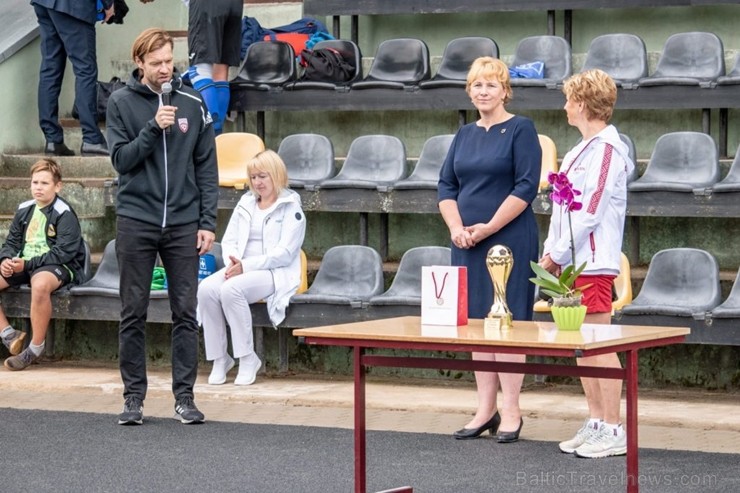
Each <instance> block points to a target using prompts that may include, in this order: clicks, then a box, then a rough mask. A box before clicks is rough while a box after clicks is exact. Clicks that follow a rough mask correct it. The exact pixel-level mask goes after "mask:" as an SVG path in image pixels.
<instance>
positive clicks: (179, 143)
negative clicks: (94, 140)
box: [106, 70, 218, 232]
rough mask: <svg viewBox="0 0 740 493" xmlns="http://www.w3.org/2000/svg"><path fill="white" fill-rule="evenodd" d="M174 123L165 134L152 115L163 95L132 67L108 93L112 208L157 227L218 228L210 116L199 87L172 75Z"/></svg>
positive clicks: (214, 162) (216, 176) (214, 161)
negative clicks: (114, 179) (114, 187)
mask: <svg viewBox="0 0 740 493" xmlns="http://www.w3.org/2000/svg"><path fill="white" fill-rule="evenodd" d="M172 86H173V90H172V95H171V104H172V106H176V107H177V113H176V114H175V124H174V125H173V126H172V127H171V128H172V130H171V133H170V134H169V135H167V134H166V133H165V132H164V131H163V130H162V129H161V128H159V125H157V122H156V121H155V120H154V115H155V114H156V113H157V109H158V108H159V105H160V101H161V96H160V95H159V94H157V93H155V92H154V91H152V90H151V89H149V87H147V86H146V85H144V84H142V83H141V81H140V79H139V77H138V70H135V71H134V73H133V74H132V76H131V78H130V79H129V81H128V83H127V85H126V87H124V88H121V89H119V90H117V91H115V92H113V94H111V96H110V99H109V100H108V112H107V121H106V125H107V127H108V146H109V149H110V155H111V160H112V161H113V167H114V168H115V169H116V171H117V172H118V174H119V179H118V194H117V200H116V214H117V215H119V216H125V217H129V218H131V219H135V220H138V221H143V222H145V223H148V224H153V225H157V226H161V227H167V226H182V225H184V224H190V223H193V222H197V223H198V229H203V230H207V231H213V232H215V231H216V213H217V208H218V167H217V164H216V144H215V137H214V133H213V124H212V120H211V116H210V114H209V113H208V111H207V110H206V108H205V105H204V104H203V101H202V99H201V97H200V95H199V94H198V92H197V91H195V90H194V89H191V88H189V87H186V86H183V84H182V81H181V80H180V78H178V77H176V78H175V79H173V80H172Z"/></svg>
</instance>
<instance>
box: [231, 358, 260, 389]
mask: <svg viewBox="0 0 740 493" xmlns="http://www.w3.org/2000/svg"><path fill="white" fill-rule="evenodd" d="M260 366H262V361H261V360H260V359H259V358H258V357H257V355H256V354H251V355H249V356H243V357H241V358H239V373H237V375H236V380H234V385H252V384H253V383H254V381H255V380H256V379H257V371H258V370H259V369H260Z"/></svg>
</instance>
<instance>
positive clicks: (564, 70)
mask: <svg viewBox="0 0 740 493" xmlns="http://www.w3.org/2000/svg"><path fill="white" fill-rule="evenodd" d="M570 55H571V52H570V45H569V44H568V41H566V40H565V38H561V37H559V36H545V35H543V36H530V37H528V38H524V39H522V40H521V41H519V43H518V44H517V46H516V52H515V53H514V60H513V61H512V62H511V66H512V67H516V66H518V65H524V64H527V63H532V62H543V63H544V64H545V73H544V76H545V78H544V79H517V78H512V79H511V85H512V86H518V87H523V86H545V87H547V88H548V89H556V88H557V86H558V84H561V83H562V82H563V81H564V80H565V79H567V78H568V77H570V75H571V73H572V69H571V60H570Z"/></svg>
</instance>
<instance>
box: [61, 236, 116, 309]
mask: <svg viewBox="0 0 740 493" xmlns="http://www.w3.org/2000/svg"><path fill="white" fill-rule="evenodd" d="M120 286H121V271H120V270H119V268H118V257H116V240H110V241H109V242H108V244H107V245H105V250H103V258H102V259H101V260H100V265H98V270H97V271H96V272H95V275H94V276H93V277H92V278H91V279H90V280H89V281H87V282H86V283H84V284H81V285H79V286H75V287H74V288H72V289H71V290H70V292H71V293H72V294H74V295H81V296H84V295H90V294H95V295H100V296H114V297H117V296H118V295H119V289H120Z"/></svg>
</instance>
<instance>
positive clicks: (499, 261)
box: [483, 245, 514, 330]
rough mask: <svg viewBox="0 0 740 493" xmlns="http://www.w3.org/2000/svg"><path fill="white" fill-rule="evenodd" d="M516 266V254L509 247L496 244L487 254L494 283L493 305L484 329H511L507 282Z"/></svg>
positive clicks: (489, 270) (487, 263) (487, 265)
mask: <svg viewBox="0 0 740 493" xmlns="http://www.w3.org/2000/svg"><path fill="white" fill-rule="evenodd" d="M513 266H514V256H513V255H512V253H511V250H510V249H509V247H507V246H505V245H494V246H493V247H491V249H490V250H488V255H486V267H488V273H489V274H490V275H491V282H492V283H493V305H491V311H489V312H488V315H487V316H486V320H485V322H484V325H483V327H484V329H485V330H490V329H495V330H509V329H511V328H512V315H511V310H509V306H508V305H507V304H506V283H507V282H509V274H511V269H512V267H513Z"/></svg>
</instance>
